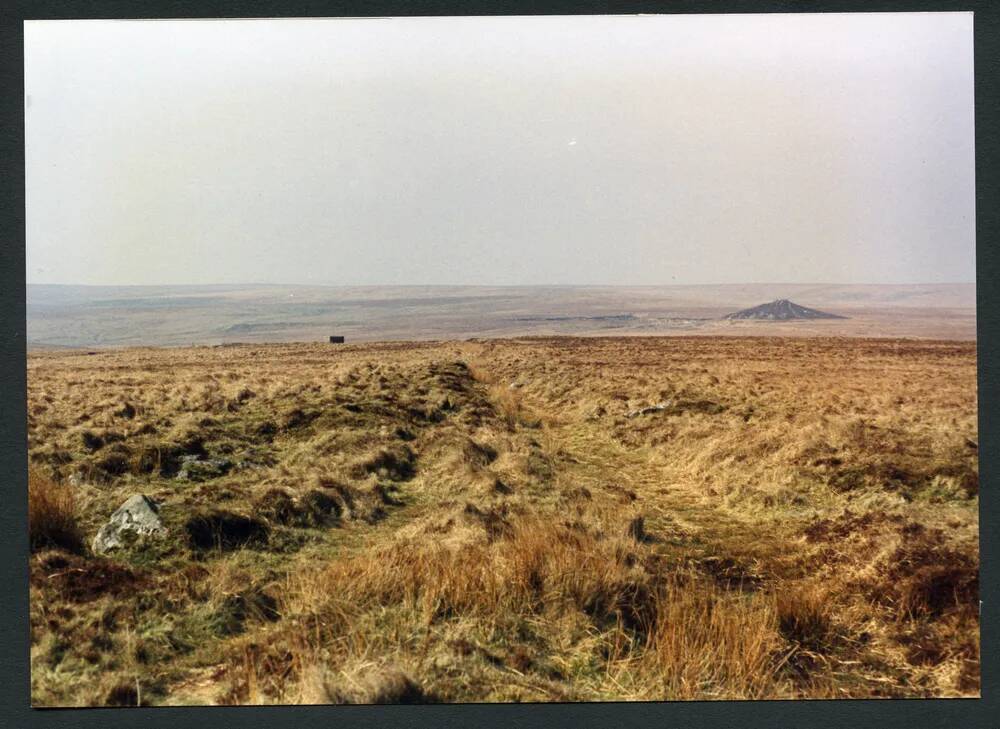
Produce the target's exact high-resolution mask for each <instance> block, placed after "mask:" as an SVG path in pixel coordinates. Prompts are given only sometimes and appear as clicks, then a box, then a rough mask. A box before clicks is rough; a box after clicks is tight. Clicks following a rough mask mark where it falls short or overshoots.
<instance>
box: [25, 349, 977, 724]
mask: <svg viewBox="0 0 1000 729" xmlns="http://www.w3.org/2000/svg"><path fill="white" fill-rule="evenodd" d="M975 365H976V361H975V345H974V344H972V343H956V342H917V341H898V340H849V339H787V340H782V339H776V338H768V339H736V338H678V339H670V338H663V339H657V338H642V339H628V338H620V339H610V338H609V339H574V338H551V339H541V338H539V339H523V340H497V341H487V342H462V343H426V344H382V345H360V346H347V347H336V348H331V347H327V346H323V345H270V346H252V345H245V346H226V347H214V348H213V347H199V348H192V349H174V350H153V349H134V350H120V351H113V352H112V351H108V352H99V353H96V354H93V355H86V354H84V353H73V352H65V353H33V354H32V355H31V356H30V357H29V363H28V369H29V402H28V421H29V437H30V442H29V456H30V459H31V464H32V469H33V473H34V474H35V475H33V476H32V479H33V481H32V483H36V482H37V483H44V484H45V487H44V488H43V489H42V490H43V491H44V493H46V494H48V495H49V497H48V498H49V500H50V501H52V503H54V504H55V503H57V504H59V505H60V506H59V508H54V507H51V506H46V507H45V508H44V509H43V510H42V511H44V512H46V513H49V514H64V515H72V514H73V512H74V510H75V514H76V520H77V523H78V524H79V528H80V530H81V534H85V535H87V536H88V538H89V536H91V535H93V534H94V533H95V532H96V530H97V529H98V528H99V527H100V526H101V524H102V523H103V522H104V521H105V520H106V519H107V517H108V516H109V515H110V513H111V512H112V511H113V510H114V509H115V508H116V507H117V506H118V505H119V504H120V503H121V502H122V501H124V500H125V498H127V497H128V496H130V495H132V494H133V493H136V492H142V493H146V494H148V495H150V496H152V497H153V498H155V499H157V500H158V501H160V502H161V504H162V511H161V514H162V517H163V519H164V522H165V525H166V527H167V530H168V536H167V537H166V538H163V539H158V540H149V541H142V540H140V541H139V542H138V543H136V544H135V545H134V546H132V547H129V548H127V549H123V550H121V551H118V552H114V553H112V554H110V555H108V556H106V557H95V556H92V555H87V554H85V553H78V554H73V553H72V550H73V549H75V547H73V546H72V543H71V542H60V541H58V540H51V539H50V540H48V541H40V542H38V543H37V548H38V549H39V551H38V552H37V553H36V554H35V555H34V556H33V557H32V565H31V569H32V588H31V589H32V593H31V626H32V666H33V669H32V692H33V698H34V701H35V703H36V704H39V705H106V704H115V705H119V704H129V703H137V702H140V701H141V702H142V703H143V704H178V703H286V702H304V703H372V702H374V703H379V702H419V701H568V700H582V701H587V700H637V699H641V700H648V699H653V700H656V699H731V698H798V697H812V698H819V697H874V696H972V695H977V694H978V691H979V641H978V629H979V622H978V602H977V601H978V590H979V583H978V518H977V508H978V453H977V449H978V444H977V440H978V438H977V431H976V403H977V401H976V390H975V382H976V380H975V376H976V368H975ZM192 461H194V462H196V465H195V466H191V465H190V464H191V462H192ZM42 476H44V477H45V479H44V480H42V479H41V477H42ZM184 476H187V478H185V477H184ZM71 478H72V480H73V482H74V483H76V484H77V485H75V486H73V487H69V486H65V485H62V484H65V483H68V481H69V480H70V479H71ZM49 479H51V480H49ZM56 484H59V485H56ZM35 488H36V487H35V486H32V489H35ZM70 493H72V497H73V502H75V503H73V504H72V505H71V504H70V502H69V501H66V500H65V499H67V495H69V494H70ZM53 497H58V498H55V499H54V500H53ZM32 498H33V499H34V500H35V501H38V499H37V498H36V497H35V496H33V497H32ZM60 499H63V500H64V501H60ZM38 503H42V502H38ZM45 503H48V502H45ZM48 518H49V522H48V523H50V524H56V523H58V519H55V520H53V519H52V518H51V516H50V517H48ZM34 523H35V522H33V526H32V534H33V544H35V540H34V534H36V533H42V532H40V531H39V529H38V528H36V527H35V526H34ZM66 523H67V524H71V523H72V520H70V521H68V522H66ZM199 525H201V526H204V525H208V526H207V527H206V528H205V529H202V528H201V527H200V526H199ZM46 529H49V527H46ZM206 530H207V531H206ZM202 532H205V534H210V535H211V537H212V538H211V539H207V538H205V539H202V538H201V535H202ZM46 533H48V532H46ZM52 533H55V532H52ZM67 533H70V532H67ZM77 544H79V542H77ZM43 548H44V549H43ZM67 548H68V551H67ZM76 549H77V551H78V552H80V550H79V549H78V548H76ZM84 676H98V677H99V680H97V681H82V680H80V679H81V678H82V677H84Z"/></svg>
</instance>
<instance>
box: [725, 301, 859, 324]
mask: <svg viewBox="0 0 1000 729" xmlns="http://www.w3.org/2000/svg"><path fill="white" fill-rule="evenodd" d="M723 318H724V319H763V320H767V321H787V320H789V319H846V318H847V317H846V316H840V315H838V314H828V313H826V312H825V311H819V310H817V309H810V308H809V307H807V306H799V305H798V304H796V303H795V302H793V301H789V300H788V299H778V300H776V301H772V302H770V303H768V304H761V305H760V306H754V307H753V308H750V309H742V310H741V311H736V312H733V313H732V314H727V315H726V316H725V317H723Z"/></svg>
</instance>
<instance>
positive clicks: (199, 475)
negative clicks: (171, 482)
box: [177, 456, 233, 481]
mask: <svg viewBox="0 0 1000 729" xmlns="http://www.w3.org/2000/svg"><path fill="white" fill-rule="evenodd" d="M232 468H233V462H232V461H231V460H229V459H228V458H209V459H206V460H202V459H201V458H199V457H198V456H184V457H182V458H181V469H180V471H178V472H177V480H179V481H208V480H209V479H213V478H219V477H220V476H225V475H226V474H227V473H229V471H230V470H231V469H232Z"/></svg>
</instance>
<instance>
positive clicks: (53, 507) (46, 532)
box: [28, 468, 83, 552]
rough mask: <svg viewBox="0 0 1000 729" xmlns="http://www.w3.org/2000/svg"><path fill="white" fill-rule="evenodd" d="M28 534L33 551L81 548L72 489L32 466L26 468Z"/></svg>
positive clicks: (80, 535)
mask: <svg viewBox="0 0 1000 729" xmlns="http://www.w3.org/2000/svg"><path fill="white" fill-rule="evenodd" d="M28 536H29V539H30V542H31V551H33V552H34V551H36V550H39V549H43V548H46V547H60V548H62V549H66V550H68V551H70V552H79V551H81V550H82V549H83V535H82V533H81V532H80V527H79V525H78V524H77V522H76V508H75V506H74V503H73V490H72V489H71V488H70V487H69V486H66V485H64V484H58V483H56V482H55V481H53V480H52V479H51V478H49V477H47V476H45V475H44V474H43V473H41V472H40V471H39V470H38V469H36V468H29V469H28Z"/></svg>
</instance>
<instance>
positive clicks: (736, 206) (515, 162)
mask: <svg viewBox="0 0 1000 729" xmlns="http://www.w3.org/2000/svg"><path fill="white" fill-rule="evenodd" d="M25 86H26V95H27V97H26V99H25V104H26V107H25V108H26V112H25V113H26V127H27V130H26V134H27V150H26V154H27V203H28V204H27V224H28V232H27V278H28V282H29V283H82V284H183V283H250V282H254V283H332V284H685V283H729V282H781V283H787V282H825V283H917V282H959V281H973V280H974V277H975V195H974V137H973V132H974V125H973V121H974V120H973V57H972V14H971V13H945V14H936V13H933V14H925V13H914V14H897V13H891V14H889V13H884V14H858V15H832V14H823V15H818V14H817V15H742V16H738V15H729V16H658V17H551V18H410V19H362V20H340V19H331V20H315V19H302V20H291V19H289V20H242V21H148V22H132V21H128V22H123V21H32V22H28V23H26V24H25Z"/></svg>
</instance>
